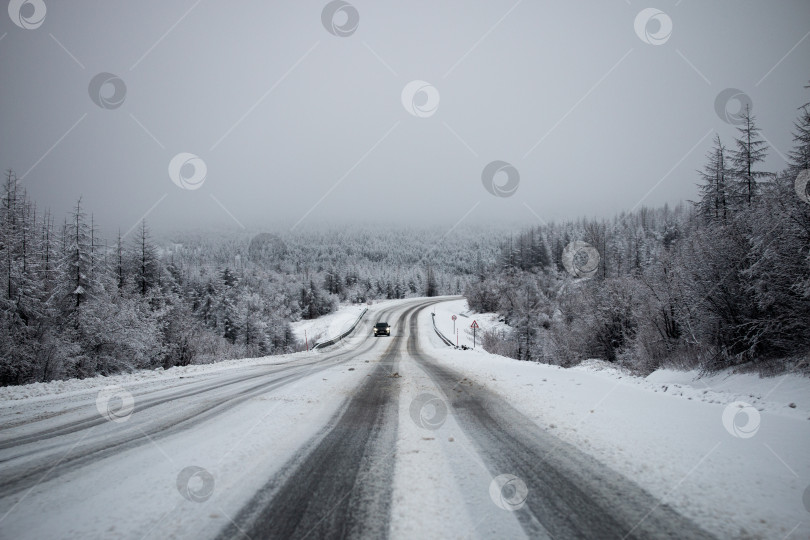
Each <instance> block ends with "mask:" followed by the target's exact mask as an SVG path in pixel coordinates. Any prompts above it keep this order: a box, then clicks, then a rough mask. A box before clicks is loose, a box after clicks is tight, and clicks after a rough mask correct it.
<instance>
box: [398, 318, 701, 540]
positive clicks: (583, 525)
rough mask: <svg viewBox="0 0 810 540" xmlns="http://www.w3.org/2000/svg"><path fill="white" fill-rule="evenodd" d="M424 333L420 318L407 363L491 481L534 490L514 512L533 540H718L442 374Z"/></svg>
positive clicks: (487, 395) (482, 391)
mask: <svg viewBox="0 0 810 540" xmlns="http://www.w3.org/2000/svg"><path fill="white" fill-rule="evenodd" d="M417 326H418V325H417V317H414V318H413V319H412V321H411V337H412V339H410V340H408V355H409V356H410V357H411V358H413V359H414V360H415V361H416V362H417V364H418V365H419V366H420V367H421V368H422V369H423V370H424V371H425V373H426V374H427V375H428V376H429V377H430V378H431V379H432V380H433V381H434V383H435V384H436V385H437V387H438V388H440V389H441V391H442V392H443V393H444V395H445V399H446V400H447V404H448V406H449V408H450V412H451V414H452V415H453V418H454V419H455V421H456V422H457V423H458V425H459V426H460V427H461V428H462V430H463V431H464V432H465V434H466V435H467V436H468V437H469V439H470V440H472V441H473V444H474V446H475V449H474V451H475V452H476V453H477V454H478V455H479V456H480V457H481V459H482V460H483V462H484V463H485V464H486V465H487V467H488V469H489V472H490V474H491V476H492V477H493V478H494V477H496V476H498V475H500V474H504V473H508V474H514V475H516V476H517V477H518V478H520V479H521V480H522V481H523V482H525V484H526V485H527V487H528V489H529V494H528V497H527V499H526V501H525V502H526V504H525V506H524V507H523V508H522V509H520V510H517V511H515V512H514V514H515V517H516V518H517V519H518V521H519V522H520V524H521V526H522V527H523V529H524V532H525V533H526V535H527V536H529V537H538V536H546V535H549V536H551V537H552V538H555V539H558V540H559V539H567V538H633V539H647V538H671V539H676V538H677V539H709V538H714V537H713V536H711V535H710V534H709V533H707V532H705V531H703V530H702V529H700V528H699V527H698V526H697V525H695V524H694V523H693V522H691V521H690V520H688V519H687V518H685V517H683V516H681V515H680V514H678V513H677V512H675V511H674V510H672V509H671V508H670V507H669V506H667V505H666V504H661V505H660V506H658V504H659V501H657V500H656V499H655V498H654V497H653V496H652V495H650V494H649V493H647V492H646V491H644V490H643V489H642V488H641V487H640V486H638V485H637V484H635V483H634V482H632V481H631V480H630V479H628V478H626V477H624V476H622V475H620V474H618V473H616V472H614V471H613V470H612V469H610V468H608V467H607V466H605V465H603V464H601V463H599V462H598V461H596V460H595V459H594V458H592V457H590V456H588V455H587V454H585V453H583V452H581V451H579V450H578V449H576V448H574V447H573V446H571V445H570V444H568V443H565V442H563V441H561V440H560V439H559V438H557V437H555V436H554V435H551V434H549V433H547V432H546V431H544V430H542V429H541V428H540V427H539V426H537V425H536V424H535V423H534V422H532V421H531V420H530V419H528V418H527V417H525V416H524V415H523V414H521V413H520V412H519V411H517V410H515V409H514V408H513V407H512V406H510V405H509V404H508V403H507V402H506V401H505V400H504V399H503V398H501V397H499V396H498V395H496V394H494V393H493V392H491V391H489V390H488V389H486V388H484V387H482V386H478V385H472V384H470V383H469V382H467V381H465V380H464V376H463V375H462V374H460V373H458V372H457V371H455V370H453V369H450V368H448V367H445V366H442V365H441V364H440V362H439V361H438V360H437V359H435V358H433V357H431V356H430V355H429V354H426V353H425V352H424V351H423V350H422V349H421V347H420V346H419V343H418V337H417V331H418V330H417ZM462 381H464V382H462ZM654 508H655V511H653V512H650V511H651V510H652V509H654ZM648 512H649V515H648Z"/></svg>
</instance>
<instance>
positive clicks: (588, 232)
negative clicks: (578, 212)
mask: <svg viewBox="0 0 810 540" xmlns="http://www.w3.org/2000/svg"><path fill="white" fill-rule="evenodd" d="M737 132H738V134H737V137H736V138H735V140H734V141H733V142H732V143H731V145H730V146H727V145H726V144H725V143H724V142H723V141H722V140H721V138H720V137H719V136H717V137H715V139H714V142H713V145H712V147H711V149H710V150H709V152H708V154H707V156H706V162H705V167H704V168H703V170H701V171H699V173H698V179H699V180H700V182H701V183H700V184H699V187H700V190H699V194H700V197H699V199H698V200H697V201H694V202H692V203H691V204H689V205H684V204H681V205H679V206H677V207H675V208H669V207H664V208H659V209H649V208H640V209H639V210H637V211H634V212H629V213H625V214H622V215H619V216H616V217H615V218H613V219H610V220H579V221H570V222H567V223H552V224H548V225H543V226H538V227H533V228H531V229H529V230H526V231H524V232H523V233H521V234H520V235H518V236H517V238H514V239H511V240H510V241H508V242H505V243H503V244H502V246H501V252H500V254H499V256H498V257H497V259H496V260H495V261H494V262H493V263H492V264H491V265H489V266H488V267H486V268H482V269H480V270H479V271H478V272H477V275H478V279H477V280H476V281H475V282H474V283H471V284H470V286H469V287H468V288H467V289H466V291H465V295H466V297H467V299H468V301H469V304H470V306H471V307H472V308H473V309H475V310H478V311H482V312H498V313H499V314H501V316H502V320H503V321H504V322H506V323H508V325H509V327H508V328H507V329H504V330H499V331H490V332H487V333H485V335H484V346H485V348H487V350H489V351H491V352H497V353H500V354H504V355H506V356H510V357H513V358H519V359H524V360H532V361H539V362H546V363H552V364H560V365H566V366H567V365H573V364H576V363H578V362H580V361H582V360H584V359H588V358H601V359H604V360H607V361H610V362H616V363H618V364H621V365H625V366H627V367H630V368H631V369H634V370H637V371H640V372H649V371H651V370H654V369H656V368H657V367H659V366H662V365H671V366H689V367H695V366H697V367H700V368H701V369H704V370H710V371H711V370H717V369H722V368H725V367H729V366H736V365H739V364H749V365H750V364H754V365H757V366H759V367H760V368H762V369H765V370H774V369H776V370H781V369H785V368H786V367H791V368H795V367H797V366H798V367H804V368H807V367H808V354H809V353H810V196H809V195H810V193H808V191H807V190H808V182H807V178H808V175H809V174H810V104H805V105H803V106H802V107H800V108H799V115H798V118H797V119H796V121H795V123H794V126H793V141H794V146H793V148H792V150H791V151H790V152H789V153H788V154H787V156H786V159H787V164H786V167H785V168H784V169H783V170H781V171H778V172H772V171H766V170H763V169H762V164H763V162H764V160H765V158H766V156H767V152H768V144H767V142H766V141H765V140H764V138H763V137H762V135H761V134H760V130H759V128H758V127H757V122H756V118H755V116H754V115H753V114H752V113H751V110H750V109H746V110H744V111H742V112H741V114H740V124H739V125H738V126H737ZM566 246H574V249H573V251H575V253H574V256H573V257H571V256H570V254H569V260H568V261H567V262H568V267H566V253H565V251H566ZM582 246H587V249H579V248H580V247H582ZM588 265H590V266H589V267H588V268H587V269H586V271H585V272H582V271H581V270H582V269H583V267H584V266H588ZM584 274H587V275H584Z"/></svg>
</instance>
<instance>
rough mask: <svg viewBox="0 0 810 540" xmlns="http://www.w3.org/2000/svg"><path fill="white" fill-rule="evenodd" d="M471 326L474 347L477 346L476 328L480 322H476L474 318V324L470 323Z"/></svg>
mask: <svg viewBox="0 0 810 540" xmlns="http://www.w3.org/2000/svg"><path fill="white" fill-rule="evenodd" d="M470 328H472V329H473V349H474V348H475V330H476V329H477V328H478V323H477V322H475V320H473V322H472V324H471V325H470Z"/></svg>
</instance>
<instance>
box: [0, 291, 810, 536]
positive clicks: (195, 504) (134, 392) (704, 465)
mask: <svg viewBox="0 0 810 540" xmlns="http://www.w3.org/2000/svg"><path fill="white" fill-rule="evenodd" d="M368 307H369V312H368V313H367V315H366V316H365V317H364V319H363V321H362V323H361V324H360V325H359V327H358V329H357V330H356V331H355V332H354V333H353V334H352V335H351V336H350V337H349V338H348V339H347V340H345V341H344V342H341V343H339V344H338V345H336V346H334V347H328V348H326V349H325V350H319V351H315V352H309V353H306V352H304V353H296V354H291V355H285V356H277V357H267V358H257V359H246V360H238V361H236V360H235V361H226V362H221V363H218V364H212V365H205V366H188V367H185V368H175V369H171V370H167V371H155V372H138V373H133V374H125V375H119V376H115V377H106V378H105V377H96V378H93V379H86V380H82V381H64V382H55V383H49V384H38V385H29V386H25V387H16V388H2V389H0V538H77V539H78V538H82V539H84V538H216V537H220V538H224V537H243V538H244V537H250V538H263V537H273V536H278V537H298V538H301V537H307V536H308V537H310V538H316V537H333V536H340V535H347V536H353V537H358V536H365V537H375V538H376V537H380V536H385V535H388V536H390V537H392V538H514V537H524V536H531V537H540V538H542V537H547V538H552V537H553V538H566V537H570V538H573V537H582V536H584V537H602V536H603V535H601V534H599V533H600V531H601V532H604V536H608V537H613V536H618V537H620V538H621V537H627V538H648V537H653V538H655V537H666V538H690V537H691V538H705V537H711V536H716V537H719V538H808V537H810V513H809V511H810V508H808V506H810V500H808V499H810V497H808V496H807V495H806V494H805V493H806V490H807V489H808V485H810V462H809V461H808V459H807V451H808V449H810V384H809V383H808V379H807V378H804V377H799V376H794V375H790V376H784V377H777V378H773V379H760V378H758V377H756V376H752V375H729V374H718V375H714V376H712V377H704V378H698V377H697V374H696V373H689V372H686V373H683V372H673V371H666V370H661V371H658V372H655V373H653V374H652V375H650V376H648V377H646V378H640V377H633V376H630V375H628V374H626V373H623V372H621V371H620V370H617V369H615V368H613V367H612V366H609V365H606V364H604V363H602V362H599V361H590V362H587V363H585V364H584V365H582V366H579V367H577V368H573V369H562V368H558V367H553V366H547V365H540V364H534V363H528V362H519V361H515V360H512V359H508V358H503V357H499V356H496V355H491V354H488V353H486V352H484V351H483V350H481V349H480V344H479V348H477V349H476V350H466V351H465V350H456V349H453V348H450V347H448V346H446V345H444V344H443V342H442V341H441V340H440V339H439V338H438V336H436V334H435V332H434V330H433V326H432V321H431V315H430V313H431V311H434V310H435V312H436V314H437V315H436V320H437V324H438V325H439V327H440V329H441V330H442V331H443V332H445V333H446V335H447V336H448V337H450V335H451V334H452V320H451V318H450V316H451V315H452V314H456V315H457V316H458V319H457V320H456V323H457V325H458V326H459V327H461V325H462V324H463V325H464V327H465V328H468V327H469V324H470V323H471V321H472V320H473V319H475V320H476V321H477V322H478V324H479V325H480V326H482V327H483V328H490V327H491V325H494V324H499V323H498V322H497V317H495V316H493V315H491V314H484V315H481V314H471V313H468V312H467V306H466V303H465V302H464V301H463V300H459V299H458V298H457V297H452V298H437V299H409V300H402V301H389V302H383V303H379V304H374V305H372V306H368ZM358 314H359V308H358V306H350V307H347V308H345V309H342V310H341V312H339V313H338V314H337V315H334V316H332V318H331V322H329V321H321V326H320V327H318V326H317V323H312V324H310V326H308V328H312V329H314V328H322V329H323V330H322V332H323V333H324V334H327V333H329V334H331V333H332V332H333V331H337V333H339V330H340V329H342V328H344V327H345V325H346V324H347V323H348V325H350V324H351V323H352V322H353V321H354V320H355V319H356V317H357V315H358ZM463 315H467V316H466V317H465V316H463ZM380 318H385V319H387V320H388V321H389V322H391V323H392V330H393V331H392V336H391V337H390V338H387V337H381V338H374V337H371V336H370V334H371V331H370V328H371V325H373V324H374V322H376V321H377V320H378V319H380ZM462 321H463V322H462ZM301 327H303V325H299V330H300V329H301ZM308 333H309V332H308ZM465 339H467V341H466V342H465V341H464V340H465ZM459 340H460V342H461V343H465V344H468V345H472V340H471V335H467V333H466V332H459ZM448 377H450V378H448ZM453 377H457V378H456V379H453ZM108 387H112V388H111V389H109V390H104V389H105V388H108ZM749 405H750V406H751V407H749ZM569 462H570V463H573V464H574V466H573V467H571V468H566V467H568V465H567V463H569ZM188 467H197V468H195V469H188ZM557 473H560V474H559V475H558V474H557ZM563 473H565V474H563ZM506 474H511V475H513V476H510V477H505V476H503V475H506ZM499 482H500V483H499ZM504 482H507V483H506V484H504ZM493 486H495V487H494V488H493ZM502 486H506V487H508V490H505V489H506V488H505V487H502ZM510 490H511V491H510ZM606 493H614V494H615V496H614V497H606V496H605V494H606ZM803 497H804V499H803ZM557 498H559V499H560V501H561V502H558V501H557V500H556V499H557ZM578 501H579V502H578ZM564 508H567V509H568V510H567V511H570V516H567V515H563V514H565V513H566V512H562V510H561V509H564ZM552 518H553V519H552ZM617 531H618V534H617V533H616V532H617Z"/></svg>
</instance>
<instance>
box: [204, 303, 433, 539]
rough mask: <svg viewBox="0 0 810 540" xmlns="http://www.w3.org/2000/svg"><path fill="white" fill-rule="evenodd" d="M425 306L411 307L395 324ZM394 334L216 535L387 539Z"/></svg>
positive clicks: (399, 341)
mask: <svg viewBox="0 0 810 540" xmlns="http://www.w3.org/2000/svg"><path fill="white" fill-rule="evenodd" d="M421 307H423V306H422V305H417V306H413V307H411V308H409V309H407V310H406V311H405V312H404V313H403V315H402V316H401V318H400V319H399V322H398V327H399V328H404V325H405V324H407V323H408V321H409V320H410V318H411V317H412V315H413V313H414V311H416V310H417V309H420V308H421ZM395 328H396V327H395ZM375 339H389V338H375ZM390 339H391V340H392V342H391V344H390V346H389V347H388V348H387V350H386V351H385V353H384V354H383V356H382V358H381V359H380V361H379V363H378V364H377V365H376V366H375V367H374V368H372V371H371V373H370V375H369V377H367V378H366V381H365V382H364V383H362V385H361V386H360V387H359V388H358V389H357V390H356V392H355V393H354V394H353V395H352V396H351V397H350V398H349V399H348V400H347V401H346V403H345V405H344V406H343V407H342V408H341V410H340V411H339V412H338V413H337V414H336V415H335V416H334V417H333V418H332V420H331V421H330V422H329V424H328V425H327V428H326V429H325V430H324V431H323V432H322V433H320V434H319V435H318V436H316V437H315V438H313V440H312V441H311V442H310V443H309V444H307V445H306V446H305V450H304V451H303V452H302V453H301V454H300V455H299V456H298V457H296V458H293V459H292V460H290V462H288V463H287V464H285V466H284V467H282V469H281V471H280V472H279V473H278V474H276V476H274V477H273V478H272V479H271V480H270V481H269V482H268V483H267V484H266V485H265V486H264V487H263V488H262V489H260V490H259V492H258V493H257V494H256V495H255V496H254V497H253V499H251V501H250V502H249V503H248V504H247V505H245V507H244V508H243V509H242V510H241V511H240V513H239V514H238V515H237V517H236V519H235V520H234V521H235V523H234V524H231V525H229V526H228V527H226V528H225V529H224V530H223V531H221V533H220V535H219V538H223V539H224V538H232V537H234V536H237V535H238V534H239V533H240V531H244V532H245V533H246V534H247V535H248V536H249V537H251V538H304V537H310V538H359V537H365V538H386V537H387V536H388V523H389V519H388V517H389V515H390V508H391V486H392V483H393V473H394V467H393V466H394V459H395V454H394V450H395V448H396V434H397V423H398V416H397V415H398V401H399V380H398V377H397V376H395V375H397V373H396V372H397V365H398V363H399V359H400V355H401V351H402V346H403V344H404V342H403V340H404V333H403V332H402V331H395V335H394V336H393V337H392V338H390ZM237 525H238V528H237Z"/></svg>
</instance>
